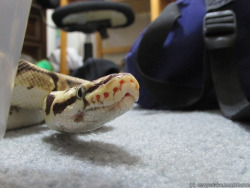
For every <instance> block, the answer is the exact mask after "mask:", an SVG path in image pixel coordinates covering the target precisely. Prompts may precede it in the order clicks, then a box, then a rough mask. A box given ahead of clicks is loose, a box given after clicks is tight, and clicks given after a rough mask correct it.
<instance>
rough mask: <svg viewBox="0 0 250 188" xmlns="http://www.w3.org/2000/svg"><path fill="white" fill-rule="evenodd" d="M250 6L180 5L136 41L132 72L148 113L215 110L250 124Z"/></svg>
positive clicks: (220, 1) (219, 1)
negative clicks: (173, 110)
mask: <svg viewBox="0 0 250 188" xmlns="http://www.w3.org/2000/svg"><path fill="white" fill-rule="evenodd" d="M248 7H250V1H249V0H240V1H234V0H178V1H177V2H175V3H171V4H170V5H168V6H167V7H166V8H165V9H164V10H163V11H162V13H161V14H160V15H159V17H158V18H157V19H156V20H155V21H154V22H152V23H151V24H150V25H149V26H148V28H146V29H145V30H144V31H143V32H142V34H141V35H140V36H139V37H138V39H137V40H136V41H135V43H134V45H133V46H132V48H131V51H130V52H129V53H128V55H127V57H126V68H127V70H128V72H130V73H132V74H133V75H134V76H135V77H136V78H137V79H138V81H139V83H140V99H139V101H138V103H139V104H140V105H141V106H142V107H144V108H160V109H162V108H163V109H165V108H167V109H190V108H191V109H193V108H213V107H215V106H217V104H219V106H220V108H221V110H222V112H223V113H224V115H225V116H226V117H228V118H231V119H235V120H239V119H240V120H243V119H249V118H250V105H249V104H248V100H247V99H249V98H250V11H249V9H248Z"/></svg>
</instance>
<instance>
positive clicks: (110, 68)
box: [71, 58, 120, 80]
mask: <svg viewBox="0 0 250 188" xmlns="http://www.w3.org/2000/svg"><path fill="white" fill-rule="evenodd" d="M119 71H120V70H119V67H118V66H117V65H116V64H114V63H113V62H112V61H109V60H105V59H94V58H88V59H87V60H86V61H85V63H84V65H83V66H82V67H80V68H78V69H77V70H76V71H74V72H73V73H72V74H71V75H72V76H75V77H78V78H82V79H85V80H96V79H98V78H100V77H102V76H106V75H108V74H112V73H118V72H119Z"/></svg>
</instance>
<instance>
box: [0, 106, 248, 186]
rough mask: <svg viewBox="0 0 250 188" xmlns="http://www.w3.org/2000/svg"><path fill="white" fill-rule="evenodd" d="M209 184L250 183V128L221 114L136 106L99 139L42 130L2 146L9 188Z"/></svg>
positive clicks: (23, 132)
mask: <svg viewBox="0 0 250 188" xmlns="http://www.w3.org/2000/svg"><path fill="white" fill-rule="evenodd" d="M204 182H206V183H217V184H218V183H234V182H238V183H250V123H249V124H240V123H235V122H232V121H230V120H227V119H225V118H224V117H222V116H221V114H220V113H219V112H216V111H212V112H211V111H210V112H171V111H154V110H143V109H140V108H138V107H137V106H135V108H134V109H133V110H131V111H130V112H128V113H126V114H124V115H123V116H121V117H119V118H118V119H116V120H114V121H112V122H110V123H107V124H106V125H104V126H103V127H102V128H100V129H98V130H96V131H94V132H89V133H84V134H81V135H74V134H61V133H57V132H55V131H52V130H49V129H47V128H46V126H45V125H41V126H34V127H30V128H25V129H20V130H16V131H10V132H7V133H6V135H5V138H4V139H3V140H1V142H0V187H1V188H2V187H3V188H8V187H10V188H15V187H17V188H23V187H25V188H26V187H36V188H43V187H45V188H48V187H50V188H54V187H55V188H66V187H73V188H74V187H145V188H147V187H150V188H151V187H194V186H193V185H194V184H193V183H195V185H196V186H197V187H198V186H200V185H201V184H199V183H204ZM190 183H191V184H190ZM249 186H250V185H249Z"/></svg>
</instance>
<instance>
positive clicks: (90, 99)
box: [7, 60, 139, 132]
mask: <svg viewBox="0 0 250 188" xmlns="http://www.w3.org/2000/svg"><path fill="white" fill-rule="evenodd" d="M138 97H139V84H138V82H137V80H136V79H135V78H134V77H133V76H132V75H131V74H129V73H119V74H111V75H108V76H105V77H102V78H100V79H97V80H94V81H87V80H83V79H79V78H75V77H71V76H67V75H63V74H60V73H54V72H50V71H47V70H45V69H42V68H39V67H38V66H36V65H34V64H31V63H29V62H27V61H24V60H20V62H19V65H18V70H17V74H16V79H15V84H14V88H13V92H12V99H11V107H10V112H9V118H8V123H7V130H10V129H15V128H20V127H25V126H30V125H34V124H39V123H42V122H43V121H44V120H45V123H46V124H47V126H48V127H49V128H51V129H54V130H57V131H61V132H83V131H90V130H94V129H96V128H98V127H100V126H101V125H103V124H104V123H106V122H108V121H111V120H112V119H114V118H116V117H117V116H119V115H121V114H123V113H125V112H127V111H128V110H129V109H130V108H131V107H132V106H133V104H134V102H136V101H137V100H138Z"/></svg>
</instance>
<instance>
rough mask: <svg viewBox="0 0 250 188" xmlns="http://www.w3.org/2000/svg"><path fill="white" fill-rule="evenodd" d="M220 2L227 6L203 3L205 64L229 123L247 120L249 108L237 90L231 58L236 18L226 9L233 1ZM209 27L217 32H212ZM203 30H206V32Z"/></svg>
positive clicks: (209, 0)
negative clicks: (204, 14) (204, 10)
mask: <svg viewBox="0 0 250 188" xmlns="http://www.w3.org/2000/svg"><path fill="white" fill-rule="evenodd" d="M219 2H220V3H221V2H223V0H222V1H221V0H220V1H219ZM224 2H226V4H224V5H227V7H225V6H224V5H220V6H214V3H215V0H206V6H207V10H208V13H207V15H206V16H205V19H204V38H205V44H206V48H207V50H206V57H207V60H206V62H207V63H208V64H210V66H211V73H212V79H213V84H214V89H215V92H216V95H217V99H218V102H219V105H220V108H221V110H222V112H223V114H224V115H225V116H226V117H228V118H230V119H233V120H245V119H249V118H250V105H249V102H248V100H247V98H246V96H245V94H244V92H243V90H242V88H241V83H240V79H239V73H238V66H237V62H236V59H235V41H236V35H237V32H236V18H235V15H234V13H233V12H232V11H230V10H228V9H229V7H230V8H231V7H232V3H233V0H224ZM217 5H218V4H217ZM228 6H229V7H228ZM225 9H226V10H225ZM212 27H216V28H220V29H219V30H213V29H211V28H212ZM207 28H210V31H208V30H209V29H207Z"/></svg>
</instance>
